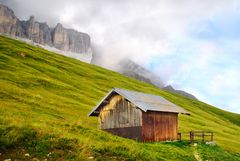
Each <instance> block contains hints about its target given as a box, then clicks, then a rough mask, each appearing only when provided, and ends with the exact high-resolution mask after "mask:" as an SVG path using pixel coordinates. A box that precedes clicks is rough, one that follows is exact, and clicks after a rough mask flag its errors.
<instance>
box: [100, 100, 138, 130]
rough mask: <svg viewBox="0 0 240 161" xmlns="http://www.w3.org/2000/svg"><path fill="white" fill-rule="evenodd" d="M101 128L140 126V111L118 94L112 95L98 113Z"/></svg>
mask: <svg viewBox="0 0 240 161" xmlns="http://www.w3.org/2000/svg"><path fill="white" fill-rule="evenodd" d="M98 118H99V123H100V128H101V129H111V128H122V127H136V126H142V111H141V110H140V109H138V108H137V107H136V106H135V105H134V104H132V103H131V102H129V101H127V100H125V99H124V98H123V97H122V96H120V95H114V96H112V97H111V99H110V100H109V102H108V104H107V105H105V106H104V107H103V108H102V109H101V110H100V114H99V117H98Z"/></svg>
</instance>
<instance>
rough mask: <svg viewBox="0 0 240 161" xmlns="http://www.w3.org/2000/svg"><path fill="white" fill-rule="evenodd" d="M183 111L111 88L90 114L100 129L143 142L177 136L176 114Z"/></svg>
mask: <svg viewBox="0 0 240 161" xmlns="http://www.w3.org/2000/svg"><path fill="white" fill-rule="evenodd" d="M179 113H183V114H189V112H187V111H186V110H184V109H182V108H181V107H178V106H176V105H175V104H173V103H171V102H170V101H168V100H166V99H164V98H162V97H160V96H156V95H151V94H146V93H141V92H135V91H129V90H123V89H118V88H114V89H112V90H111V91H110V92H109V93H108V94H107V95H106V96H105V97H104V98H103V99H102V100H101V101H100V102H99V104H98V105H97V106H96V107H95V108H94V109H93V110H92V111H91V112H90V113H89V116H98V120H99V124H100V125H99V126H100V129H102V130H105V131H108V132H110V133H112V134H115V135H118V136H122V137H126V138H131V139H135V140H138V141H144V142H154V141H156V142H157V141H168V140H169V141H171V140H177V137H178V114H179Z"/></svg>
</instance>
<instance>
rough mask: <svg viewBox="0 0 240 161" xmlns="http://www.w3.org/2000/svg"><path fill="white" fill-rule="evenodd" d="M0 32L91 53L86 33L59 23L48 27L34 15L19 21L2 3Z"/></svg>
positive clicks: (69, 50) (77, 51) (74, 50)
mask: <svg viewBox="0 0 240 161" xmlns="http://www.w3.org/2000/svg"><path fill="white" fill-rule="evenodd" d="M0 33H2V34H7V35H11V36H18V37H21V38H26V39H30V40H32V41H33V42H35V43H39V44H43V45H48V46H50V47H54V48H56V49H59V50H63V51H67V52H73V53H79V54H88V55H89V54H90V55H92V50H91V42H90V37H89V35H88V34H86V33H81V32H78V31H75V30H72V29H66V28H64V27H63V25H62V24H61V23H58V24H57V25H56V26H55V27H54V28H50V27H49V26H48V25H47V24H46V23H42V22H38V21H36V20H35V17H34V16H30V18H29V19H28V20H27V21H20V20H19V19H18V18H17V17H16V16H15V15H14V12H13V11H12V10H11V9H10V8H8V7H7V6H4V5H0Z"/></svg>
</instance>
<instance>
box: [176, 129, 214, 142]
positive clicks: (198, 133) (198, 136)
mask: <svg viewBox="0 0 240 161" xmlns="http://www.w3.org/2000/svg"><path fill="white" fill-rule="evenodd" d="M213 136H214V135H213V132H211V131H203V130H194V131H190V132H189V133H178V140H180V141H181V140H186V139H185V138H186V137H188V138H189V140H190V142H191V143H193V142H195V141H202V142H205V141H213ZM183 138H184V139H183Z"/></svg>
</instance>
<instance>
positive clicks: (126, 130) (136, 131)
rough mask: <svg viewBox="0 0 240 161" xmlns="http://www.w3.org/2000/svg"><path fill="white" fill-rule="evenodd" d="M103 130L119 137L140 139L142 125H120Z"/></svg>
mask: <svg viewBox="0 0 240 161" xmlns="http://www.w3.org/2000/svg"><path fill="white" fill-rule="evenodd" d="M103 130H105V131H107V132H110V133H112V134H114V135H118V136H121V137H125V138H129V139H133V140H136V141H142V126H132V127H122V128H114V129H103Z"/></svg>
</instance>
